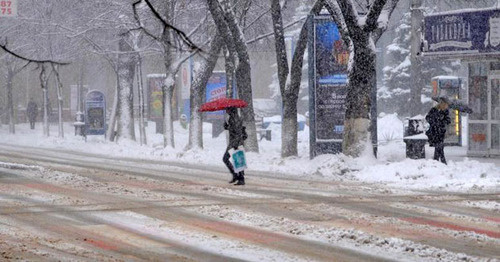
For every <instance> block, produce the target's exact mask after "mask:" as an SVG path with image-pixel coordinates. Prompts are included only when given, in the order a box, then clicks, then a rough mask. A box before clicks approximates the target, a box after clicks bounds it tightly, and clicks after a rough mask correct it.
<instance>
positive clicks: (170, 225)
mask: <svg viewBox="0 0 500 262" xmlns="http://www.w3.org/2000/svg"><path fill="white" fill-rule="evenodd" d="M178 130H179V132H182V130H181V129H178ZM24 132H26V133H29V132H32V131H30V130H28V129H25V130H24V131H19V133H20V134H17V136H18V137H23V136H24V138H23V141H25V142H26V143H30V141H31V143H33V144H32V146H29V145H20V143H19V141H16V143H15V144H16V145H13V141H9V135H7V134H2V139H1V142H0V152H1V153H0V207H1V209H0V210H1V211H0V221H1V222H0V235H1V237H0V250H2V251H1V252H0V255H1V258H2V259H5V260H16V259H21V260H47V261H50V260H79V261H80V260H89V261H95V260H101V261H102V260H104V261H131V260H139V261H141V260H156V261H158V260H161V261H170V260H175V261H191V260H194V261H228V260H231V261H237V260H245V261H332V260H335V261H355V260H356V261H359V260H361V261H376V260H405V261H435V260H441V261H457V260H465V261H483V260H484V261H487V260H492V259H493V260H495V259H498V258H499V251H498V245H499V238H500V231H499V219H498V217H499V214H500V204H499V194H498V183H496V184H491V183H492V181H491V180H487V179H488V178H489V179H498V174H495V173H492V171H495V170H498V167H497V166H496V165H494V164H493V166H490V164H487V163H480V162H478V161H475V160H467V159H465V160H464V159H457V160H454V161H453V162H452V163H451V164H450V167H445V166H444V165H442V164H439V163H435V162H434V161H432V160H418V161H416V160H400V161H395V162H389V161H388V160H387V159H386V160H382V159H385V158H390V156H389V154H384V153H383V152H387V151H388V150H387V149H388V148H385V149H384V147H381V150H380V151H381V156H380V159H379V160H373V161H374V162H373V163H372V166H371V167H370V168H365V167H361V168H355V167H354V166H353V165H355V164H356V161H354V160H344V161H345V162H342V161H341V160H339V159H337V158H336V157H335V156H329V159H328V158H327V157H326V156H325V157H324V158H323V157H320V159H322V160H321V161H323V162H325V163H323V164H317V165H319V166H318V170H319V171H318V173H317V174H310V175H309V176H306V175H305V174H306V171H304V170H299V169H298V170H296V172H295V173H293V172H290V171H291V170H286V169H284V168H286V167H288V168H289V167H290V166H294V165H296V166H297V167H299V166H300V165H299V164H298V163H299V161H306V159H290V160H285V162H283V164H282V166H281V167H279V165H274V164H273V163H272V162H265V161H262V162H261V163H260V168H251V169H250V170H249V171H248V173H247V185H246V186H244V187H236V186H233V185H230V184H228V183H227V180H228V179H229V176H228V174H227V171H225V169H224V168H223V166H222V165H221V164H220V163H219V162H221V161H220V160H218V159H219V158H220V153H219V154H217V156H216V157H213V156H210V154H207V155H206V156H203V154H202V153H201V152H199V153H192V155H189V152H188V155H183V156H179V155H178V154H176V153H172V152H170V153H169V154H170V155H168V154H163V155H161V154H160V155H159V156H158V155H156V156H155V155H154V154H153V155H151V156H145V154H146V152H157V151H155V149H148V148H145V147H142V149H141V148H140V147H138V149H137V151H136V152H134V153H131V152H130V151H132V150H130V151H127V152H122V154H121V155H120V153H119V152H118V151H113V150H115V149H113V144H106V148H107V150H104V147H102V150H104V151H103V152H101V154H99V152H98V148H99V147H100V146H102V144H103V143H104V142H100V141H99V140H98V138H97V137H95V138H94V139H89V141H88V142H87V143H85V142H84V141H82V140H81V139H79V138H74V137H71V136H70V137H68V138H66V139H65V140H59V139H57V138H48V139H44V138H37V136H38V135H39V134H37V133H36V131H35V132H34V133H33V134H31V136H28V135H22V134H26V133H24ZM30 137H31V138H30ZM178 137H182V135H179V136H178ZM30 139H31V140H30ZM37 140H38V141H37ZM48 140H50V143H49V142H48ZM54 141H60V143H54ZM207 141H211V140H210V139H207ZM179 142H180V141H179ZM179 144H180V143H179ZM34 146H36V147H34ZM206 147H207V151H208V152H210V151H211V150H213V152H214V154H216V153H215V152H217V149H215V150H214V149H212V147H217V141H213V143H211V142H209V143H207V146H206ZM269 147H270V148H269V150H272V149H273V148H272V146H269ZM389 147H390V146H389ZM392 147H394V144H393V145H392ZM118 148H119V147H117V149H116V150H118ZM122 148H127V147H122ZM262 148H264V147H262ZM87 149H89V150H87ZM171 150H172V151H175V150H173V149H171ZM389 151H391V150H389ZM162 152H165V151H162ZM262 154H263V155H264V156H265V155H266V153H265V152H262ZM139 155H141V157H137V156H139ZM133 156H136V157H133ZM169 156H170V157H169ZM162 158H163V159H164V160H160V159H162ZM196 159H198V160H196ZM211 159H214V161H218V162H214V163H215V164H214V165H208V164H207V162H208V161H210V160H211ZM250 159H251V161H250V163H251V166H257V163H258V161H260V160H259V159H258V158H256V156H254V157H252V158H250ZM262 159H264V158H262ZM307 161H308V159H307ZM314 161H318V160H317V159H315V160H313V161H311V164H310V166H314V165H315V162H314ZM349 161H352V162H349ZM357 161H359V160H357ZM289 162H290V163H291V164H290V163H289ZM471 163H473V164H471ZM402 165H407V166H408V168H407V169H408V170H418V169H426V171H425V172H426V174H432V173H430V172H429V170H431V171H432V170H434V171H435V172H436V174H435V176H441V175H443V174H442V173H440V172H438V170H441V169H445V170H446V168H452V169H458V168H462V169H463V170H464V174H462V175H461V176H462V177H467V179H469V180H471V179H472V176H473V175H470V174H469V175H468V176H467V175H466V173H470V172H469V170H472V169H474V168H476V169H484V170H483V171H477V172H479V173H478V176H479V177H478V178H477V181H476V182H475V183H476V186H474V185H473V184H471V183H469V184H465V183H462V184H461V185H459V184H456V185H450V188H448V190H446V186H443V185H437V186H432V185H428V186H426V187H424V186H423V183H413V182H412V181H420V182H422V181H425V178H423V177H421V176H419V175H418V174H415V175H414V177H409V178H404V179H402V180H401V181H399V182H397V183H392V182H391V181H390V180H391V179H386V181H385V182H383V183H380V182H377V181H375V180H373V181H369V180H368V179H366V180H361V179H358V178H362V177H363V176H364V173H365V174H366V173H368V172H371V174H377V172H385V174H387V177H390V172H391V168H393V169H394V170H399V172H401V173H402V172H404V170H405V169H404V168H402V167H401V166H402ZM468 165H471V166H472V167H471V168H468V169H467V168H466V167H467V166H468ZM276 166H278V167H276ZM414 166H415V167H414ZM379 167H385V168H383V169H381V170H380V171H378V168H379ZM273 168H283V169H282V170H281V172H275V171H274V170H273ZM325 169H329V172H325ZM335 170H344V171H342V172H340V171H335ZM368 170H371V171H368ZM465 171H467V172H465ZM285 172H290V173H289V174H288V175H287V174H285ZM407 172H410V173H409V174H408V175H411V171H407ZM446 172H448V171H446ZM450 172H451V171H450ZM481 172H486V177H483V178H482V179H486V180H485V182H484V184H483V183H482V182H481ZM488 172H489V173H488ZM402 174H404V173H402ZM379 176H380V177H382V174H380V175H379ZM483 176H484V175H483ZM421 180H422V181H421ZM457 181H458V180H457ZM478 181H479V182H478ZM493 181H495V180H493ZM457 183H458V182H457ZM488 183H489V184H490V185H492V186H493V187H492V186H489V187H487V186H486V185H487V184H488ZM405 184H406V185H407V186H404V185H405ZM415 185H418V186H415ZM464 185H465V187H464Z"/></svg>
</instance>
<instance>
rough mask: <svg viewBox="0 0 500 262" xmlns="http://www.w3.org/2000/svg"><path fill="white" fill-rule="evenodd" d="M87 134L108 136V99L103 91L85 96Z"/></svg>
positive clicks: (92, 92)
mask: <svg viewBox="0 0 500 262" xmlns="http://www.w3.org/2000/svg"><path fill="white" fill-rule="evenodd" d="M85 134H86V135H104V134H106V99H105V97H104V94H103V93H102V92H101V91H97V90H94V91H90V92H88V93H87V95H86V96H85Z"/></svg>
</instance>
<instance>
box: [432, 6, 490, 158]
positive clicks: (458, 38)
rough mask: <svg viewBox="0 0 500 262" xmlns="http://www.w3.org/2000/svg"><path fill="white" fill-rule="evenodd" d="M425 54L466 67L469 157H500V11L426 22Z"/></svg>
mask: <svg viewBox="0 0 500 262" xmlns="http://www.w3.org/2000/svg"><path fill="white" fill-rule="evenodd" d="M423 35H424V39H423V42H422V47H423V48H422V54H423V55H424V56H426V57H428V58H431V59H447V58H450V59H457V58H458V59H460V60H461V61H462V63H465V64H466V65H467V69H468V70H467V71H468V76H467V82H468V84H467V87H466V92H465V95H466V96H467V97H465V101H467V102H468V105H469V107H471V108H472V110H473V113H472V114H469V116H468V124H467V128H468V134H467V138H468V148H467V149H468V150H467V154H468V155H480V156H493V155H496V156H499V155H500V9H499V8H486V9H475V10H472V9H466V10H456V11H453V12H444V13H435V14H431V15H428V16H426V17H425V18H424V34H423Z"/></svg>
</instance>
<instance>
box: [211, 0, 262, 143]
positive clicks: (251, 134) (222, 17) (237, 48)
mask: <svg viewBox="0 0 500 262" xmlns="http://www.w3.org/2000/svg"><path fill="white" fill-rule="evenodd" d="M221 2H222V3H221ZM221 2H219V1H217V0H207V4H208V9H209V10H210V13H211V14H212V18H213V19H214V22H215V24H216V26H217V30H218V31H219V33H220V34H221V36H222V37H223V38H224V39H225V41H226V47H227V49H228V51H229V55H230V59H233V58H232V57H234V58H235V76H236V86H237V88H238V95H239V98H241V99H243V100H245V101H246V102H247V103H248V106H247V107H245V108H243V109H242V117H243V123H244V125H245V126H246V128H247V131H248V139H247V140H246V141H245V148H246V149H247V150H248V151H253V152H258V151H259V144H258V143H257V131H256V128H255V115H254V111H253V100H252V82H251V77H250V76H251V75H250V73H251V68H250V57H249V55H248V49H247V44H246V42H245V40H244V37H243V34H242V30H241V27H240V26H239V25H238V23H237V20H236V16H235V14H234V12H233V11H232V8H231V7H230V3H229V2H228V1H226V0H225V1H221ZM223 7H224V8H223ZM229 84H230V83H228V85H229Z"/></svg>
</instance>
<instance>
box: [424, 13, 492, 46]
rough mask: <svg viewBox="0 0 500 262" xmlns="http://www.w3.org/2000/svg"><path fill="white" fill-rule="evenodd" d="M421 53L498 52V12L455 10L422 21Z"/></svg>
mask: <svg viewBox="0 0 500 262" xmlns="http://www.w3.org/2000/svg"><path fill="white" fill-rule="evenodd" d="M424 29H425V32H424V46H423V51H424V54H428V55H430V54H447V55H458V54H462V55H463V54H488V53H498V52H500V9H482V10H473V11H471V10H462V11H460V10H458V11H454V12H447V13H439V14H433V15H429V16H426V17H425V18H424Z"/></svg>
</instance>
